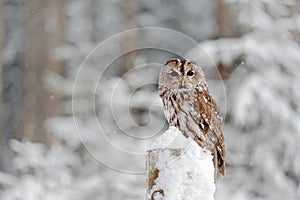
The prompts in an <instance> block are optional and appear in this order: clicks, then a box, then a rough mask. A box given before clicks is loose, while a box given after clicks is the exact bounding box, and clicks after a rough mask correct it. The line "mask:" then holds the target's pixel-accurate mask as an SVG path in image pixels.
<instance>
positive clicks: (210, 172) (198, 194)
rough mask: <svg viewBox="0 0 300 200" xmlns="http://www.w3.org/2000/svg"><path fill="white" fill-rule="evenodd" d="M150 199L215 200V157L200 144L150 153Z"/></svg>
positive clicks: (147, 165) (148, 181) (148, 180)
mask: <svg viewBox="0 0 300 200" xmlns="http://www.w3.org/2000/svg"><path fill="white" fill-rule="evenodd" d="M146 172H147V175H146V181H147V194H146V199H147V200H163V199H168V200H169V199H170V200H183V199H187V200H196V199H197V200H199V199H201V200H213V199H214V192H215V183H214V166H213V162H212V156H211V154H210V153H209V152H207V151H204V150H203V149H201V148H200V147H199V146H198V145H196V144H192V145H190V147H188V148H185V149H181V148H178V149H175V148H162V149H151V150H148V151H147V158H146Z"/></svg>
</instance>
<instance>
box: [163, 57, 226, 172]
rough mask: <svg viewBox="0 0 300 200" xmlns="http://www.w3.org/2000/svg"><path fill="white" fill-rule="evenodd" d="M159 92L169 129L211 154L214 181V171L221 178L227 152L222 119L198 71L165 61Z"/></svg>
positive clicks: (183, 62) (182, 63) (189, 63)
mask: <svg viewBox="0 0 300 200" xmlns="http://www.w3.org/2000/svg"><path fill="white" fill-rule="evenodd" d="M158 91H159V96H160V97H161V98H162V101H163V104H164V113H165V117H166V119H167V121H168V123H169V125H170V126H176V127H177V128H178V129H179V130H180V131H181V132H182V134H183V135H184V136H185V137H191V138H192V139H193V140H194V141H195V142H196V143H197V144H199V145H200V146H201V147H202V148H204V149H207V150H209V151H211V153H212V155H213V158H214V159H213V162H214V166H215V178H216V175H217V169H219V172H220V173H221V174H222V175H223V176H224V175H225V156H226V150H225V143H224V136H223V133H222V118H221V116H220V114H219V110H218V107H217V105H216V103H215V101H214V99H213V98H212V96H211V95H210V94H209V92H208V88H207V83H206V80H205V77H204V73H203V71H202V69H201V67H200V66H199V65H198V64H197V63H195V62H193V61H189V60H186V59H172V60H169V61H167V62H166V63H165V65H164V66H163V67H162V69H161V72H160V76H159V83H158Z"/></svg>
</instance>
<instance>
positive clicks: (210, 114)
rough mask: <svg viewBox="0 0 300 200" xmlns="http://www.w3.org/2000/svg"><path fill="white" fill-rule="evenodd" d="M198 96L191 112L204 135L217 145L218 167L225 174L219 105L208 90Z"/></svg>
mask: <svg viewBox="0 0 300 200" xmlns="http://www.w3.org/2000/svg"><path fill="white" fill-rule="evenodd" d="M196 96H197V101H196V102H195V104H194V109H195V112H191V113H190V114H191V115H192V117H193V118H194V120H195V121H197V122H198V124H199V126H200V128H201V129H202V133H203V135H204V136H205V137H206V138H207V139H209V140H210V141H211V142H212V143H213V144H214V145H215V148H216V150H217V152H216V153H217V159H218V168H219V170H220V172H221V174H222V175H224V174H225V157H226V150H225V142H224V136H223V132H222V118H221V116H220V114H219V109H218V106H217V104H216V102H215V101H214V99H213V98H212V96H211V95H210V94H209V92H208V91H207V90H204V91H199V92H197V95H196Z"/></svg>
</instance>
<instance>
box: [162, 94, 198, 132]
mask: <svg viewBox="0 0 300 200" xmlns="http://www.w3.org/2000/svg"><path fill="white" fill-rule="evenodd" d="M195 98H196V95H195V93H194V92H193V91H190V92H180V93H173V92H169V93H168V94H167V95H166V96H165V98H163V103H164V111H165V116H166V119H167V120H168V122H169V125H170V126H176V127H177V128H179V129H180V130H181V132H182V133H183V134H184V135H185V136H186V137H191V138H194V137H195V135H194V134H193V133H195V132H198V133H200V132H201V130H200V128H199V124H198V122H197V121H195V119H194V118H193V117H192V116H191V115H194V116H196V115H197V112H196V111H195V103H196V99H195Z"/></svg>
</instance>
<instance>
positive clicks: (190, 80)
mask: <svg viewBox="0 0 300 200" xmlns="http://www.w3.org/2000/svg"><path fill="white" fill-rule="evenodd" d="M158 84H159V85H163V86H165V87H168V88H169V89H171V90H174V91H178V92H180V91H186V90H194V89H196V88H198V89H201V88H199V87H202V86H204V85H206V80H205V77H204V73H203V71H202V69H201V67H200V66H199V65H198V64H197V63H196V62H193V61H189V60H187V59H178V58H176V59H171V60H169V61H167V62H166V63H165V64H164V66H163V67H162V69H161V71H160V76H159V83H158Z"/></svg>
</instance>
